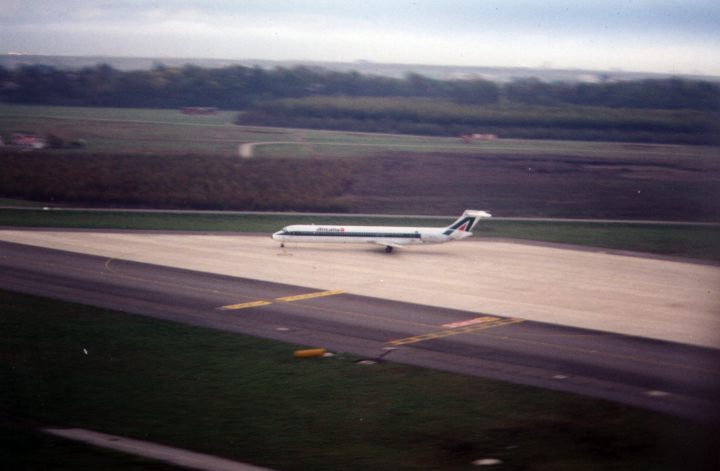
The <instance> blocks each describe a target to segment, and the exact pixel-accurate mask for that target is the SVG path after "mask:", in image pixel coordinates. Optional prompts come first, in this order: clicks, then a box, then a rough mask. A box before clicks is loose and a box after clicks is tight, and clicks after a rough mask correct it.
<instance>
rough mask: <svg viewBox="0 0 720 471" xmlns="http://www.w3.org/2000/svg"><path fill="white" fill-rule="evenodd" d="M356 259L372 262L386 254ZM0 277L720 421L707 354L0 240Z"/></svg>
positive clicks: (70, 296)
mask: <svg viewBox="0 0 720 471" xmlns="http://www.w3.org/2000/svg"><path fill="white" fill-rule="evenodd" d="M33 234H35V233H34V232H33ZM31 235H32V234H31ZM46 235H47V234H46ZM115 235H122V234H115ZM136 236H137V235H136ZM190 237H200V236H190ZM29 238H31V237H29ZM111 238H112V237H111ZM203 240H204V239H203ZM156 242H157V241H156ZM205 242H206V243H207V240H205ZM458 245H460V244H458ZM123 248H124V249H125V250H128V251H132V247H130V246H128V245H125V246H124V247H123ZM176 250H177V247H176ZM271 250H272V251H273V253H274V252H276V250H275V249H273V248H271ZM346 250H347V249H346ZM349 250H351V249H349ZM178 255H179V256H182V253H179V254H178ZM425 255H426V254H425ZM274 256H275V257H278V258H290V257H291V256H290V255H285V256H281V255H275V254H274ZM365 256H370V257H376V260H379V261H381V260H384V259H383V257H385V254H384V253H382V254H376V253H375V252H371V253H367V252H366V253H365ZM437 258H438V257H437V255H436V256H435V258H433V260H436V259H437ZM377 263H378V264H381V262H377ZM711 268H712V267H711ZM0 270H1V271H0V286H1V287H4V288H8V289H13V290H17V291H21V292H27V293H33V294H39V295H43V296H49V297H54V298H58V299H66V300H72V301H79V302H83V303H87V304H92V305H97V306H102V307H108V308H113V309H118V310H121V311H126V312H131V313H137V314H143V315H148V316H153V317H157V318H162V319H168V320H172V321H176V322H183V323H188V324H193V325H199V326H205V327H210V328H216V329H223V330H227V331H233V332H241V333H246V334H250V335H255V336H260V337H265V338H271V339H277V340H282V341H287V342H292V343H296V344H299V345H303V346H309V347H325V348H329V349H331V350H334V351H344V352H351V353H356V354H358V355H361V356H364V357H368V358H375V357H379V356H382V355H385V358H386V359H387V360H391V361H399V362H404V363H409V364H415V365H420V366H426V367H432V368H438V369H443V370H447V371H454V372H459V373H463V374H473V375H478V376H482V377H487V378H493V379H501V380H508V381H513V382H517V383H522V384H530V385H535V386H541V387H546V388H551V389H556V390H562V391H568V392H575V393H581V394H587V395H591V396H595V397H601V398H605V399H610V400H614V401H617V402H622V403H626V404H631V405H636V406H641V407H645V408H649V409H653V410H658V411H662V412H666V413H671V414H676V415H680V416H683V417H688V418H693V419H698V420H709V419H710V418H712V417H717V410H718V406H719V401H720V394H719V393H720V385H719V383H720V374H719V371H718V364H720V361H719V360H720V351H718V350H717V349H713V348H706V347H702V346H696V345H689V344H683V343H678V342H668V341H664V340H657V339H650V338H641V337H637V336H629V335H620V334H615V333H611V332H600V331H597V330H588V329H581V328H576V327H569V326H560V325H553V324H551V323H546V322H536V321H531V320H528V319H527V318H523V317H520V316H514V315H513V316H508V315H499V314H498V313H496V312H492V311H479V310H477V309H475V310H465V309H455V308H449V307H441V306H436V305H423V304H417V303H408V302H400V301H392V300H387V299H381V298H380V297H368V296H361V295H357V294H350V293H349V292H348V290H345V289H342V288H338V287H337V283H328V284H327V285H325V286H324V287H323V288H322V289H317V288H308V287H301V286H297V285H293V284H287V283H275V282H269V281H263V280H258V279H253V278H247V277H239V276H229V275H223V274H217V273H210V272H208V271H205V272H203V271H197V270H185V269H178V268H172V267H168V266H162V265H155V264H146V263H139V262H133V261H128V260H123V259H120V258H116V257H110V256H91V255H85V254H80V253H73V252H67V251H58V250H53V249H47V248H40V247H33V246H28V245H18V244H13V243H6V242H0ZM425 276H427V275H425ZM389 347H390V348H394V350H389V349H388V348H389Z"/></svg>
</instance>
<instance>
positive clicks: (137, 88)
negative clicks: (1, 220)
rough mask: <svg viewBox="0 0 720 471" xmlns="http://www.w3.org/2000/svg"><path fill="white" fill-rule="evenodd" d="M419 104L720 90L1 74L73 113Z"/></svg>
mask: <svg viewBox="0 0 720 471" xmlns="http://www.w3.org/2000/svg"><path fill="white" fill-rule="evenodd" d="M318 95H323V96H349V97H417V98H428V99H442V100H448V101H453V102H455V103H461V104H465V105H488V104H508V103H515V104H523V105H542V106H565V105H582V106H601V107H611V108H655V109H692V110H702V111H718V110H720V85H718V84H716V83H710V82H703V81H694V80H684V79H666V80H642V81H635V82H612V83H610V82H608V83H567V82H554V83H546V82H542V81H540V80H538V79H533V78H528V79H519V80H516V81H513V82H510V83H507V84H497V83H493V82H489V81H487V80H481V79H472V80H436V79H431V78H428V77H424V76H422V75H418V74H414V73H410V74H408V75H407V76H406V77H405V78H402V79H394V78H389V77H380V76H374V75H362V74H359V73H357V72H336V71H331V70H326V69H321V68H316V67H294V68H283V67H279V68H276V69H272V70H266V69H261V68H259V67H243V66H231V67H225V68H219V69H203V68H200V67H197V66H192V65H186V66H184V67H166V66H163V65H161V64H159V65H157V66H155V67H154V68H152V69H150V70H136V71H129V72H123V71H118V70H115V69H113V68H112V67H110V66H108V65H97V66H95V67H86V68H83V69H79V70H64V69H62V70H61V69H56V68H54V67H50V66H46V65H26V66H21V67H19V68H17V69H6V68H3V67H0V100H1V101H4V102H9V103H28V104H45V105H69V106H111V107H144V108H178V107H181V106H214V107H218V108H222V109H226V110H242V109H246V108H247V107H248V106H250V105H253V104H255V103H258V102H260V101H263V100H268V99H281V98H304V97H309V96H318Z"/></svg>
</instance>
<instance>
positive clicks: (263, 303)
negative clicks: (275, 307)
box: [218, 300, 272, 311]
mask: <svg viewBox="0 0 720 471" xmlns="http://www.w3.org/2000/svg"><path fill="white" fill-rule="evenodd" d="M268 304H272V302H271V301H262V300H261V301H251V302H249V303H240V304H228V305H227V306H220V307H219V308H218V309H222V310H223V311H234V310H237V309H247V308H249V307H258V306H267V305H268Z"/></svg>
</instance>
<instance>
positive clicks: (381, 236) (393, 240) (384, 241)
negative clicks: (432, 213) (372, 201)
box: [272, 225, 472, 247]
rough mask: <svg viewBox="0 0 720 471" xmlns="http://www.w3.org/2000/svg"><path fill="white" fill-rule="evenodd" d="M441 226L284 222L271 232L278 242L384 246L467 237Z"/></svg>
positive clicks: (428, 242)
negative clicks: (340, 224) (320, 224)
mask: <svg viewBox="0 0 720 471" xmlns="http://www.w3.org/2000/svg"><path fill="white" fill-rule="evenodd" d="M444 231H445V229H444V228H441V227H392V226H315V225H295V226H287V227H285V228H284V229H283V230H281V231H278V232H276V233H275V234H273V236H272V238H273V239H275V240H278V241H281V242H335V243H373V244H378V245H387V246H391V247H393V246H401V245H410V244H439V243H443V242H448V241H450V240H457V239H460V238H465V237H469V236H470V235H472V234H471V233H469V232H464V233H462V235H460V236H458V234H453V235H446V234H444V233H443V232H444Z"/></svg>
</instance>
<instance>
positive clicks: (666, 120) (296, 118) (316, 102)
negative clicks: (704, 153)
mask: <svg viewBox="0 0 720 471" xmlns="http://www.w3.org/2000/svg"><path fill="white" fill-rule="evenodd" d="M717 118H718V115H717V113H711V112H703V111H696V110H657V109H627V108H607V107H587V106H569V105H566V106H561V107H560V106H555V107H552V106H529V105H506V106H502V105H485V106H477V105H461V104H457V103H453V102H450V101H443V100H427V99H413V98H368V97H365V98H348V97H310V98H296V99H285V100H274V101H266V102H262V103H258V104H257V105H255V106H254V107H253V108H252V109H251V110H250V111H248V112H245V113H241V114H240V115H239V116H238V118H237V120H236V122H237V123H238V124H254V125H258V124H259V125H266V126H278V127H303V128H317V129H336V130H346V131H364V132H394V133H406V134H422V135H437V136H459V135H462V134H474V133H483V134H496V135H499V136H500V137H504V138H526V139H566V140H567V139H573V140H611V141H621V142H622V141H625V142H658V143H682V144H717V143H720V125H719V124H718V119H717Z"/></svg>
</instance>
